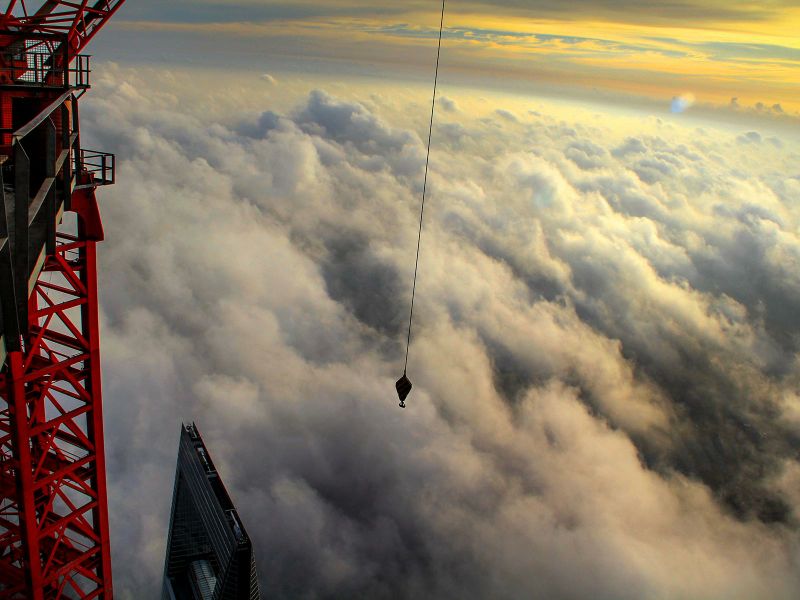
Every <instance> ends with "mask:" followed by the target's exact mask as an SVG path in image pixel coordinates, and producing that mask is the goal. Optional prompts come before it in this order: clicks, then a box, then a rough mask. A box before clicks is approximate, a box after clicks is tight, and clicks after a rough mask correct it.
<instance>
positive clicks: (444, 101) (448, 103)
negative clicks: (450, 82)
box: [438, 96, 458, 112]
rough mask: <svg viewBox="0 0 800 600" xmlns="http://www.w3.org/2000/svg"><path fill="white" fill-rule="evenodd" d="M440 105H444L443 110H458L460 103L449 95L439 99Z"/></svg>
mask: <svg viewBox="0 0 800 600" xmlns="http://www.w3.org/2000/svg"><path fill="white" fill-rule="evenodd" d="M438 102H439V105H440V106H441V107H442V110H444V111H446V112H458V104H456V101H455V100H453V99H452V98H448V97H447V96H441V97H440V98H439V99H438Z"/></svg>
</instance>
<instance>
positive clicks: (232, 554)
mask: <svg viewBox="0 0 800 600" xmlns="http://www.w3.org/2000/svg"><path fill="white" fill-rule="evenodd" d="M260 598H261V595H260V593H259V589H258V578H257V575H256V563H255V558H254V555H253V546H252V544H251V542H250V538H249V537H248V536H247V532H245V530H244V526H243V525H242V522H241V520H240V519H239V515H238V514H237V512H236V509H235V508H234V506H233V502H231V499H230V496H228V492H227V491H226V490H225V486H224V485H223V483H222V480H221V479H220V478H219V474H218V473H217V470H216V468H215V467H214V463H213V462H212V460H211V455H210V454H209V453H208V450H207V449H206V447H205V444H204V443H203V439H202V438H201V437H200V433H199V432H198V431H197V427H196V426H195V425H194V423H192V424H191V425H182V426H181V437H180V444H179V446H178V467H177V472H176V474H175V491H174V492H173V495H172V514H171V516H170V526H169V538H168V539H167V557H166V561H165V565H164V588H163V593H162V600H260Z"/></svg>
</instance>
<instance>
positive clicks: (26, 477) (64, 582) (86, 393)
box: [0, 190, 111, 600]
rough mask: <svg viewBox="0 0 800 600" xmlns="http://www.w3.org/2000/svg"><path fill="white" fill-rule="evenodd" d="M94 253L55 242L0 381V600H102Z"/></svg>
mask: <svg viewBox="0 0 800 600" xmlns="http://www.w3.org/2000/svg"><path fill="white" fill-rule="evenodd" d="M87 194H89V195H91V196H93V195H94V193H93V191H91V190H88V191H87ZM92 200H93V198H92ZM95 245H96V242H95V241H93V240H86V239H85V238H84V236H82V235H80V232H79V235H77V236H76V235H66V234H63V233H59V235H58V242H57V247H56V252H55V253H54V254H53V255H52V256H50V257H48V258H47V261H46V264H45V268H44V269H43V270H42V272H41V274H40V275H39V279H38V281H37V283H36V286H35V288H34V291H33V294H32V296H31V299H30V315H31V317H30V319H31V328H30V331H31V337H30V343H29V346H28V348H27V349H26V351H25V352H24V353H23V352H12V353H10V354H9V357H8V367H9V368H8V369H7V371H5V373H4V374H3V375H2V376H0V436H2V437H0V480H1V481H3V482H4V485H2V486H0V494H1V495H0V581H3V582H6V581H7V582H8V584H6V585H7V587H6V588H5V589H3V586H2V585H0V600H6V599H12V598H14V599H16V598H31V599H34V600H38V599H44V598H48V599H50V598H53V599H58V598H81V599H88V598H111V564H110V558H109V556H110V554H109V536H108V517H107V511H106V482H105V459H104V452H103V415H102V400H101V390H100V364H99V360H100V357H99V345H98V312H97V311H98V309H97V283H96V276H97V269H96V254H95V252H96V250H95ZM12 481H14V482H15V485H11V482H12Z"/></svg>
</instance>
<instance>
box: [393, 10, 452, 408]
mask: <svg viewBox="0 0 800 600" xmlns="http://www.w3.org/2000/svg"><path fill="white" fill-rule="evenodd" d="M444 4H445V0H442V13H441V17H440V19H439V41H438V44H437V46H436V69H435V71H434V75H433V94H432V96H431V118H430V122H429V123H428V146H427V150H426V152H425V175H424V177H423V179H422V201H421V202H420V207H419V228H418V231H417V254H416V258H415V259H414V280H413V284H412V286H411V308H410V310H409V313H408V335H407V336H406V358H405V363H404V364H403V377H401V378H400V381H403V380H405V381H406V382H408V384H407V385H408V390H407V391H406V392H405V393H406V394H408V392H409V391H410V390H411V382H410V381H408V378H407V377H406V372H407V370H408V352H409V348H410V347H411V325H412V323H413V322H414V299H415V298H416V294H417V273H418V271H419V249H420V245H421V243H422V221H423V216H424V214H425V195H426V192H427V190H428V165H429V163H430V158H431V138H432V137H433V116H434V114H435V112H436V86H437V84H438V82H439V57H440V56H441V53H442V30H443V28H444ZM400 381H398V394H400V396H401V398H400V406H401V407H404V406H405V404H404V403H403V400H404V399H405V396H404V395H403V394H402V392H401V391H400V389H401V388H400V386H399V384H400Z"/></svg>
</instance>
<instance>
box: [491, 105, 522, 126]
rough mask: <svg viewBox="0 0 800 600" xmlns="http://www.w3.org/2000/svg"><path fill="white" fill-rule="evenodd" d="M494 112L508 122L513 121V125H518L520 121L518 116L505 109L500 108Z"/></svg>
mask: <svg viewBox="0 0 800 600" xmlns="http://www.w3.org/2000/svg"><path fill="white" fill-rule="evenodd" d="M494 112H495V114H496V115H497V116H498V117H500V118H502V119H504V120H506V121H511V122H512V123H516V122H517V121H518V119H517V115H515V114H514V113H513V112H511V111H510V110H506V109H504V108H498V109H497V110H496V111H494Z"/></svg>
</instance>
